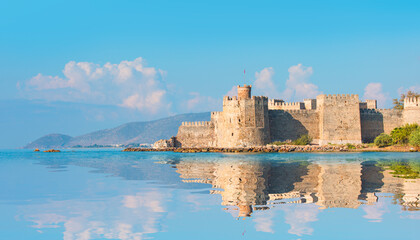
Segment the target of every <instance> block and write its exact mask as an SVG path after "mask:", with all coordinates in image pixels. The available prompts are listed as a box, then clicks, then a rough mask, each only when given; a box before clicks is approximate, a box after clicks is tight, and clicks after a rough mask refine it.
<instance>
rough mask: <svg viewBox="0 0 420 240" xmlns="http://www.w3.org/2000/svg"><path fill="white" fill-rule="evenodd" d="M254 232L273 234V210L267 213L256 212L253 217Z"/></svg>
mask: <svg viewBox="0 0 420 240" xmlns="http://www.w3.org/2000/svg"><path fill="white" fill-rule="evenodd" d="M252 221H253V222H255V230H256V231H258V232H266V233H274V230H273V225H274V222H273V210H271V211H269V212H268V213H267V212H256V213H255V214H254V216H253V220H252Z"/></svg>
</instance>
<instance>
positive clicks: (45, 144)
mask: <svg viewBox="0 0 420 240" xmlns="http://www.w3.org/2000/svg"><path fill="white" fill-rule="evenodd" d="M71 139H72V137H71V136H68V135H64V134H59V133H53V134H48V135H45V136H43V137H40V138H38V139H37V140H35V141H33V142H31V143H29V144H28V145H26V146H25V147H24V148H62V147H64V146H65V145H66V144H67V143H68V142H69V141H70V140H71Z"/></svg>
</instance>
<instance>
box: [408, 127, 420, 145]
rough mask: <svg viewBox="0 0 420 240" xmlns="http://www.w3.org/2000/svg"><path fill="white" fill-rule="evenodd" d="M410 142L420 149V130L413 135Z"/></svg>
mask: <svg viewBox="0 0 420 240" xmlns="http://www.w3.org/2000/svg"><path fill="white" fill-rule="evenodd" d="M409 142H410V144H411V145H413V146H416V147H420V128H418V129H417V130H416V131H413V132H412V133H411V135H410V139H409Z"/></svg>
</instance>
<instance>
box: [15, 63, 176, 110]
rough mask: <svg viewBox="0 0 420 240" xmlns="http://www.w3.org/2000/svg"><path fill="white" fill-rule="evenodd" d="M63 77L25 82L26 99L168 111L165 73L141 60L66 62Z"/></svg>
mask: <svg viewBox="0 0 420 240" xmlns="http://www.w3.org/2000/svg"><path fill="white" fill-rule="evenodd" d="M63 75H64V77H60V76H49V75H43V74H41V73H40V74H38V75H36V76H34V77H33V78H31V79H30V80H29V81H27V82H25V87H24V88H23V87H22V86H21V85H20V84H18V85H17V87H18V89H21V92H22V94H23V95H24V96H25V97H27V98H30V99H44V100H50V101H66V102H84V103H93V104H109V105H117V106H122V107H127V108H132V109H137V110H139V111H142V112H147V113H152V114H153V113H157V112H162V111H166V112H167V111H168V110H169V108H170V106H171V104H170V102H168V100H167V90H166V88H167V87H166V84H165V83H164V81H163V77H164V76H165V75H166V72H165V71H163V70H160V69H156V68H154V67H147V66H146V64H145V61H144V60H143V59H142V58H140V57H139V58H136V59H135V60H133V61H121V62H120V63H118V64H112V63H106V64H104V65H102V66H101V65H99V64H96V63H90V62H75V61H71V62H68V63H67V64H66V65H65V66H64V70H63Z"/></svg>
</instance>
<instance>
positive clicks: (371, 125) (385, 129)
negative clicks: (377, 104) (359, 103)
mask: <svg viewBox="0 0 420 240" xmlns="http://www.w3.org/2000/svg"><path fill="white" fill-rule="evenodd" d="M403 112H404V111H403V110H397V109H361V110H360V123H361V132H362V140H363V142H373V140H374V139H375V138H376V137H377V136H378V135H379V134H381V133H386V134H389V133H390V132H391V131H392V130H393V129H394V128H396V127H400V126H401V125H402V123H403Z"/></svg>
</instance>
